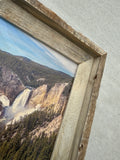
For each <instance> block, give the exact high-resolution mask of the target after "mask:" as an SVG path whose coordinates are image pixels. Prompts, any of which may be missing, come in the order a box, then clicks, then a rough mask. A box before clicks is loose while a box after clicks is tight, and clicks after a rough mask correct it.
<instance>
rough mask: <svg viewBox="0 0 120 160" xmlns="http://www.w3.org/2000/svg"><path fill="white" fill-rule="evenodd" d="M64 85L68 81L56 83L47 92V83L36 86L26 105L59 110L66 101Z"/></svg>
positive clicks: (56, 111)
mask: <svg viewBox="0 0 120 160" xmlns="http://www.w3.org/2000/svg"><path fill="white" fill-rule="evenodd" d="M66 86H68V83H56V84H55V85H54V86H53V87H52V88H51V89H50V90H49V91H48V92H47V85H42V86H40V87H38V88H37V89H35V90H34V91H33V93H32V96H31V98H30V100H29V103H28V107H30V108H33V107H34V108H39V107H40V108H43V107H49V108H51V109H53V111H54V112H55V113H58V112H61V111H62V109H63V108H64V107H65V105H66V102H67V96H66V95H64V94H63V93H64V90H65V89H66Z"/></svg>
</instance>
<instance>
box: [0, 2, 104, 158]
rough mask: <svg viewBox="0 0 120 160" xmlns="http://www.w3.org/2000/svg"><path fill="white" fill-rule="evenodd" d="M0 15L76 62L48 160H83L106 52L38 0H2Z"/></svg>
mask: <svg viewBox="0 0 120 160" xmlns="http://www.w3.org/2000/svg"><path fill="white" fill-rule="evenodd" d="M0 17H2V18H4V19H6V20H8V21H9V22H11V23H12V24H14V25H16V26H17V27H19V28H21V29H22V30H23V31H25V32H27V33H28V34H30V35H31V36H33V37H34V38H36V39H38V40H40V41H41V42H43V43H45V44H46V45H48V46H49V47H51V48H53V49H54V50H56V51H58V52H59V53H61V54H62V55H64V56H66V57H67V58H69V59H71V60H72V61H74V62H75V63H76V64H77V65H78V68H77V73H76V76H75V80H74V83H73V86H72V91H71V94H70V97H69V101H68V104H67V107H66V111H65V114H64V118H63V121H62V124H61V128H60V131H59V134H58V137H57V140H56V143H55V147H54V151H53V154H52V157H51V160H75V159H78V160H83V159H84V156H85V152H86V148H87V144H88V139H89V135H90V130H91V125H92V121H93V116H94V111H95V106H96V100H97V97H98V91H99V87H100V82H101V78H102V74H103V69H104V64H105V60H106V52H104V51H103V50H102V49H101V48H99V47H98V46H96V45H95V44H94V43H92V42H91V41H90V40H88V39H87V38H86V37H84V36H83V35H82V34H80V33H78V32H76V31H75V30H74V29H72V28H71V27H70V26H69V25H67V24H66V23H65V22H64V21H63V20H62V19H61V18H60V17H58V16H57V15H56V14H55V13H54V12H52V11H51V10H49V9H48V8H46V7H45V6H44V5H42V4H41V3H40V2H38V1H37V0H1V1H0Z"/></svg>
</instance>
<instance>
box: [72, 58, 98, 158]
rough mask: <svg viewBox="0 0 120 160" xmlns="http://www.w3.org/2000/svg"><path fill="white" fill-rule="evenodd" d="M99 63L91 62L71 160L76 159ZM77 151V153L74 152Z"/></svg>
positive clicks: (96, 61)
mask: <svg viewBox="0 0 120 160" xmlns="http://www.w3.org/2000/svg"><path fill="white" fill-rule="evenodd" d="M99 61H100V57H98V58H95V59H94V60H93V65H92V68H91V73H90V77H89V81H88V84H87V89H86V93H85V97H84V101H83V104H82V109H81V112H80V115H79V120H78V122H77V127H76V132H75V133H76V134H75V140H74V143H73V145H72V146H73V149H72V154H71V160H75V159H77V155H78V152H79V145H80V141H81V137H82V133H83V128H84V125H85V121H86V117H87V113H88V110H89V103H90V100H91V94H92V90H93V85H94V81H95V78H96V74H97V69H98V66H99ZM75 151H78V152H75Z"/></svg>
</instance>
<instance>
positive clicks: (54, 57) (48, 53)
mask: <svg viewBox="0 0 120 160" xmlns="http://www.w3.org/2000/svg"><path fill="white" fill-rule="evenodd" d="M0 49H1V50H3V51H6V52H9V53H11V54H13V55H20V56H24V57H28V58H29V59H31V60H33V61H35V62H37V63H39V64H42V65H45V66H48V67H50V68H53V69H55V70H59V71H62V72H64V73H66V74H69V75H71V76H74V73H75V70H76V65H75V64H74V63H73V62H71V61H69V60H68V59H66V58H65V57H63V56H61V55H60V54H59V55H58V53H55V51H54V50H52V49H50V48H48V47H47V46H45V45H43V44H42V43H41V42H39V41H37V40H35V39H34V38H32V37H31V36H29V35H27V34H26V33H24V32H23V31H21V30H20V29H18V28H17V27H15V26H14V25H12V24H10V23H9V22H7V21H5V20H4V19H2V18H0ZM70 66H71V67H70Z"/></svg>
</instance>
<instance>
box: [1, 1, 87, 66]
mask: <svg viewBox="0 0 120 160" xmlns="http://www.w3.org/2000/svg"><path fill="white" fill-rule="evenodd" d="M1 2H2V5H0V9H1V16H2V17H3V18H5V19H6V20H8V21H9V22H11V23H12V24H15V25H16V26H18V27H19V28H21V29H22V30H23V31H25V32H27V33H29V34H30V35H31V36H33V37H35V38H36V39H38V40H40V41H41V42H43V43H45V44H47V45H48V46H49V47H51V48H53V49H54V50H56V51H58V52H60V53H61V54H62V55H64V56H66V57H67V58H69V59H71V60H72V61H74V62H75V63H77V64H79V63H81V62H83V61H86V60H88V59H90V55H89V54H87V53H86V52H85V51H84V50H82V49H81V48H79V47H78V46H76V45H75V44H74V43H72V42H71V41H69V40H68V39H66V38H65V37H64V36H62V35H61V34H59V33H58V32H56V31H55V30H53V29H52V28H51V27H49V26H48V25H46V24H44V23H43V22H41V21H40V20H38V19H37V18H35V17H34V16H32V15H31V14H29V13H28V12H26V11H25V10H24V9H22V8H21V7H20V6H18V5H16V4H15V3H13V2H12V1H11V0H2V1H1Z"/></svg>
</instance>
